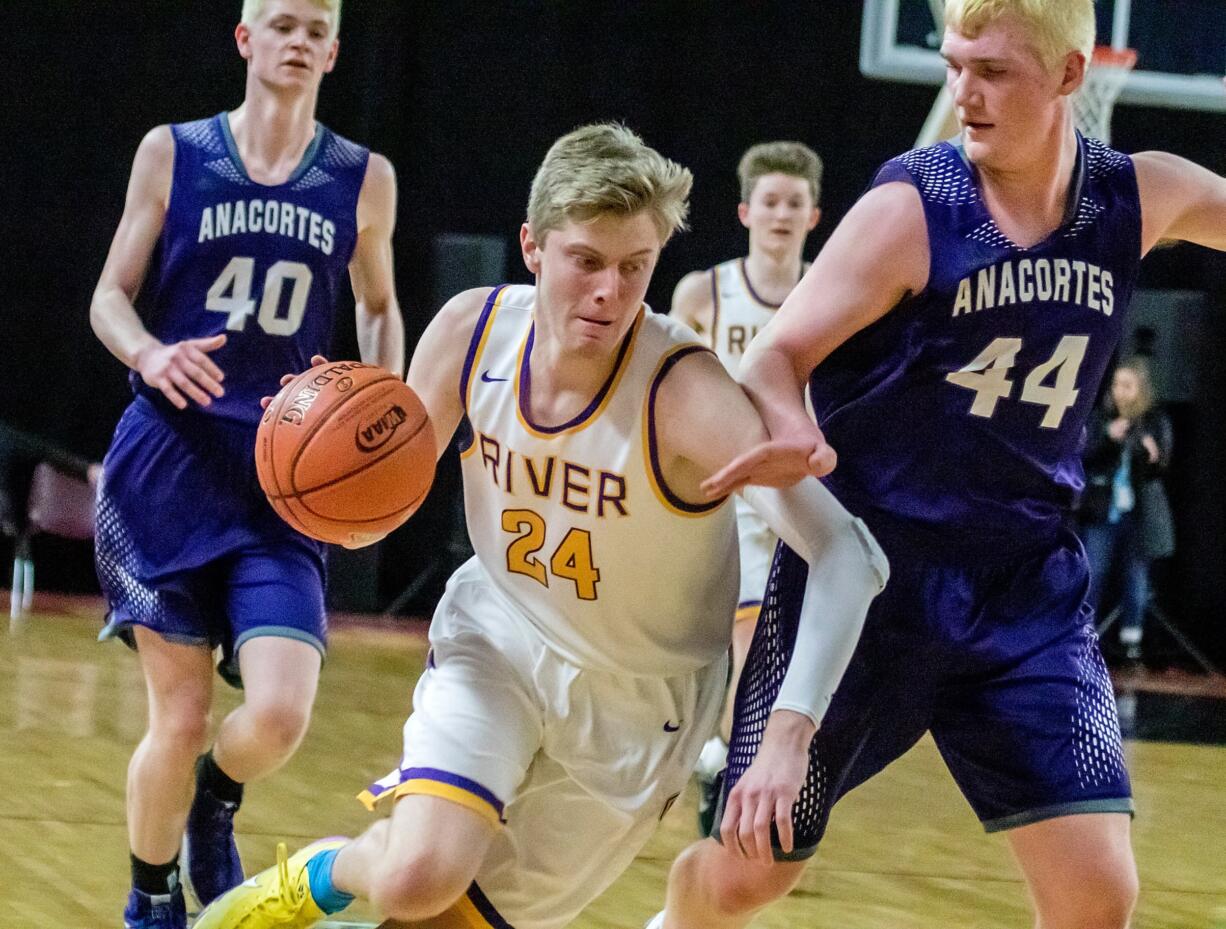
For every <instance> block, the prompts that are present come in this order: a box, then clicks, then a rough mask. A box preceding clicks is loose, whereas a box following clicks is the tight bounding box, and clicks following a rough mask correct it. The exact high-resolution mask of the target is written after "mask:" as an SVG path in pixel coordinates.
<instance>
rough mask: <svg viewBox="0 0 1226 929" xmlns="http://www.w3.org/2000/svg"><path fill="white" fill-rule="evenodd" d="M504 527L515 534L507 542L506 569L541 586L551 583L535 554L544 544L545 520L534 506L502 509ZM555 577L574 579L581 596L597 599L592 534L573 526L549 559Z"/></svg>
mask: <svg viewBox="0 0 1226 929" xmlns="http://www.w3.org/2000/svg"><path fill="white" fill-rule="evenodd" d="M502 529H503V531H504V532H510V533H512V534H514V535H515V536H516V537H515V538H514V539H512V540H511V544H510V545H508V546H507V570H508V571H510V572H511V573H512V574H523V575H525V576H526V577H530V578H532V579H533V580H534V581H536V582H537V583H538V584H540V585H541V586H542V587H548V586H549V573H548V571H546V569H545V565H544V563H543V562H542V561H541V560H540V559H539V558H537V557H536V553H537V552H539V551H540V550H541V549H542V548H543V547H544V546H545V520H544V519H543V518H542V517H541V515H540V514H539V513H537V512H535V511H533V510H503V511H502ZM549 567H550V568H551V569H552V570H553V574H554V577H560V578H563V579H565V580H568V581H572V582H574V585H575V594H576V596H578V598H579V599H580V600H595V599H596V585H597V584H598V583H599V582H600V569H599V568H597V567H596V565H595V564H594V563H593V561H592V534H591V533H590V532H588V531H587V530H585V529H573V528H572V529H571V530H570V531H569V532H567V533H566V536H565V537H564V538H563V539H562V542H561V544H560V545H558V547H557V549H556V550H555V551H554V553H553V557H552V558H550V559H549Z"/></svg>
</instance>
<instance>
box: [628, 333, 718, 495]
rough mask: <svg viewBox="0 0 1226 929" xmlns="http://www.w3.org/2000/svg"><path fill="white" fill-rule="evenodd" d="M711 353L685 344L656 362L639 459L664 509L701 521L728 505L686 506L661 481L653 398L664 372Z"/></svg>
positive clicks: (644, 418) (676, 347) (700, 346)
mask: <svg viewBox="0 0 1226 929" xmlns="http://www.w3.org/2000/svg"><path fill="white" fill-rule="evenodd" d="M709 351H711V350H710V349H709V348H707V347H706V346H704V345H696V344H694V343H693V342H688V343H686V344H684V345H678V346H675V347H674V348H672V349H670V350H669V351H668V352H666V353H665V355H664V357H663V358H661V359H660V364H659V365H658V366H657V368H656V371H655V373H654V374H653V375H652V376H651V384H650V386H649V387H648V388H647V400H646V409H645V410H643V455H644V457H645V458H646V459H647V460H646V462H645V463H646V466H647V481H648V483H649V484H651V489H652V491H653V492H654V493H655V495H656V497H657V498H658V499H659V501H660V502H661V503H662V504H663V505H664V508H665V509H666V510H668V511H669V512H670V513H674V514H676V515H677V516H688V517H701V516H707V515H708V514H710V513H713V512H715V511H716V510H718V509H719V508H720V507H721V506H723V505H724V504H725V503H727V502H728V498H727V497H720V498H719V499H718V500H712V501H710V502H709V503H690V502H688V501H686V500H683V499H682V498H681V497H679V496H677V494H676V493H674V492H673V490H672V488H670V487H669V486H668V482H667V481H666V480H665V478H664V468H663V467H662V466H661V464H660V447H659V444H658V442H657V439H656V394H657V393H658V392H659V390H660V385H661V384H662V383H664V378H665V377H667V376H668V372H669V371H671V370H672V369H673V365H675V364H676V363H677V362H678V361H680V360H681V359H682V358H684V357H686V356H687V355H692V354H693V353H694V352H709Z"/></svg>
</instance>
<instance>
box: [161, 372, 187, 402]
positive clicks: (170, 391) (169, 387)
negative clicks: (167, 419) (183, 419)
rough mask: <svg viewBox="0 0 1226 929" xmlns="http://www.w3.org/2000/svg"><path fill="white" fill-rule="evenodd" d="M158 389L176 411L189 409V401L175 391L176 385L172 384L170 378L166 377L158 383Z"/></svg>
mask: <svg viewBox="0 0 1226 929" xmlns="http://www.w3.org/2000/svg"><path fill="white" fill-rule="evenodd" d="M157 388H158V390H160V391H161V392H162V395H163V396H164V397H165V398H166V399H167V400H169V401H170V402H171V403H173V404H174V405H175V408H176V409H179V410H186V409H187V401H186V400H184V399H183V394H181V393H179V392H178V391H177V390H175V385H174V384H172V383H171V382H170V379H169V378H166V377H164V378H162V379H161V380H160V381H158V384H157Z"/></svg>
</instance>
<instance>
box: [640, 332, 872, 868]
mask: <svg viewBox="0 0 1226 929" xmlns="http://www.w3.org/2000/svg"><path fill="white" fill-rule="evenodd" d="M656 415H657V434H658V435H659V437H660V451H661V458H662V462H663V467H664V474H665V478H666V480H668V482H669V486H670V487H671V488H672V489H673V491H674V492H675V493H678V494H680V495H681V497H682V498H683V499H697V497H695V496H691V495H692V494H695V492H696V491H697V489H698V486H699V484H700V483H701V481H702V480H703V479H704V478H705V477H706V476H707V475H709V474H711V473H712V472H714V471H716V470H719V469H720V468H722V467H723V466H724V465H725V464H726V463H727V462H728V461H730V460H732V459H733V458H735V457H737V456H738V455H741V454H743V453H744V452H745V450H746V449H748V448H749V447H750V446H752V445H754V444H755V443H759V442H761V441H762V440H763V439H765V438H766V431H765V428H764V427H763V425H762V422H761V420H760V418H759V417H758V415H757V413H756V412H755V410H754V409H753V406H752V405H751V404H750V402H749V400H748V398H747V397H746V396H745V395H744V393H743V392H742V391H741V390H740V388H739V387H738V386H737V385H736V384H735V383H734V382H733V381H732V379H731V378H730V377H729V376H728V374H727V373H726V372H725V371H724V369H723V367H722V366H721V365H720V364H719V361H718V360H717V359H716V358H715V357H714V355H712V354H711V353H710V352H695V353H693V354H691V355H689V356H686V357H684V358H682V359H681V360H680V361H679V362H678V363H677V364H676V365H675V366H674V367H673V369H672V370H671V371H670V372H669V374H668V375H667V377H666V378H665V380H664V382H663V384H662V385H661V387H660V391H659V394H658V399H657V405H656ZM745 499H746V500H747V501H748V502H749V503H750V505H752V506H753V507H754V509H755V510H757V511H758V513H759V514H760V515H761V516H762V517H763V519H764V520H765V521H766V523H767V525H769V526H770V527H771V529H772V530H774V531H775V532H776V533H777V534H778V535H779V537H780V538H782V539H783V540H784V541H785V542H786V543H787V544H788V545H789V546H790V547H791V548H792V549H793V550H794V551H795V552H796V553H797V554H799V555H800V556H801V557H802V558H804V559H805V561H806V562H808V564H809V575H808V580H807V582H806V585H805V593H804V599H803V601H802V604H801V609H800V619H799V629H798V632H797V638H796V643H795V647H794V649H793V653H792V660H791V662H790V664H789V667H788V670H787V672H786V674H785V676H784V681H783V686H782V688H781V690H780V692H779V696H778V697H777V699H776V701H775V704H774V706H773V707H772V711H771V716H770V719H769V721H768V723H767V728H766V734H765V736H764V738H763V743H762V746H761V748H760V749H759V753H758V757H757V760H755V762H754V765H753V767H752V768H751V769H750V772H748V773H747V774H746V775H745V777H744V778H742V780H741V782H740V783H739V784H738V785H737V787H736V789H735V790H734V791H733V793H732V795H731V796H730V798H729V804H728V808H727V810H726V812H725V816H724V820H723V828H722V832H723V834H724V838H725V844H727V845H728V847H729V848H732V849H733V850H739V849H744V850H745V853H746V854H748V855H750V856H761V857H766V858H769V857H770V855H771V850H770V849H771V846H770V825H771V822H772V821H774V822H775V823H776V824H777V825H778V828H779V835H780V841H781V843H782V845H783V847H784V849H785V850H788V851H790V850H791V845H792V828H791V822H792V805H793V803H795V801H796V798H797V796H798V795H799V793H800V788H801V786H802V785H803V783H804V778H805V773H806V771H807V768H808V749H809V743H810V742H811V741H812V740H813V734H814V732H815V731H816V730H817V727H818V725H820V723H821V719H822V717H823V715H824V714H825V712H826V708H827V706H828V705H829V703H830V699H831V697H832V696H833V694H834V691H835V688H836V687H837V686H838V683H839V681H840V680H841V678H842V676H843V672H844V671H845V670H846V669H847V665H848V663H849V662H850V660H851V655H852V652H853V651H854V649H855V645H856V642H857V641H858V640H859V637H860V630H861V629H862V628H863V625H864V619H865V616H866V614H867V612H868V607H869V604H870V603H871V602H872V600H873V598H874V597H875V596H876V595H877V594H878V593H879V592H880V591H881V589H882V588H883V586H884V585H885V582H886V579H887V577H888V574H889V567H888V565H887V563H886V560H885V556H884V555H883V554H882V553H881V551H880V549H879V548H878V547H877V544H876V542H875V541H874V540H873V537H872V536H871V535H870V534H869V532H868V530H867V529H866V528H865V527H864V525H863V523H861V522H860V521H859V520H858V519H856V518H855V517H853V516H852V515H851V514H850V513H848V512H847V510H845V509H844V508H843V506H842V505H841V504H840V503H839V502H838V500H836V499H835V498H834V496H833V495H832V494H831V493H830V492H829V491H828V490H827V489H826V488H825V487H824V486H822V484H821V483H820V482H819V481H817V480H816V479H815V478H812V477H809V478H806V479H804V480H802V481H800V482H799V483H796V484H795V485H794V486H791V487H788V488H786V489H783V490H776V489H771V488H762V487H753V488H750V489H749V490H748V492H746V494H745Z"/></svg>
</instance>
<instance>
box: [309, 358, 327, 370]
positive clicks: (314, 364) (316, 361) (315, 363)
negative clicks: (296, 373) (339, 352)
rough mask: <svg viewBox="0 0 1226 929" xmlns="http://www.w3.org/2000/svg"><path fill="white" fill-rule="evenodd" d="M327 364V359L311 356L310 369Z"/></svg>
mask: <svg viewBox="0 0 1226 929" xmlns="http://www.w3.org/2000/svg"><path fill="white" fill-rule="evenodd" d="M327 363H328V359H327V358H325V357H324V356H323V355H312V356H311V367H312V368H318V367H319V366H320V365H326V364H327Z"/></svg>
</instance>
